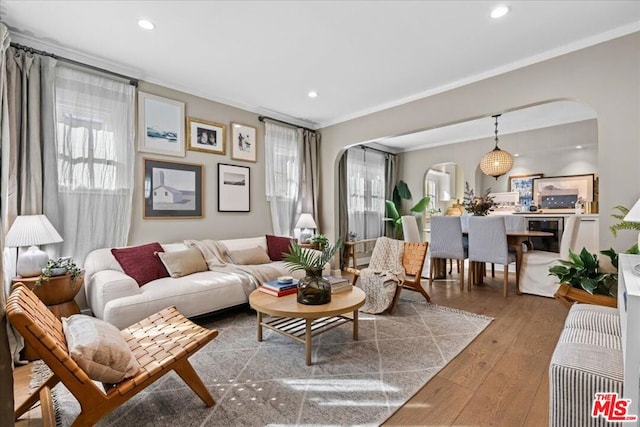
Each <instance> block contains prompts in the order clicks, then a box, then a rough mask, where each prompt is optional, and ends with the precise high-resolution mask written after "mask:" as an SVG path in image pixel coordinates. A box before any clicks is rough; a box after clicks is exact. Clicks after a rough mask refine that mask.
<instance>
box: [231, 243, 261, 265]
mask: <svg viewBox="0 0 640 427" xmlns="http://www.w3.org/2000/svg"><path fill="white" fill-rule="evenodd" d="M229 256H230V258H231V262H233V263H234V264H239V265H259V264H269V263H270V262H271V259H269V254H267V251H265V250H264V248H263V247H262V246H258V247H255V248H249V249H239V250H236V251H229Z"/></svg>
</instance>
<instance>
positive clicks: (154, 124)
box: [138, 92, 185, 157]
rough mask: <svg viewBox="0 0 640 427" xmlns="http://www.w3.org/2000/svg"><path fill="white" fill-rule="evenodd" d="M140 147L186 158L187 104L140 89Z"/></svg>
mask: <svg viewBox="0 0 640 427" xmlns="http://www.w3.org/2000/svg"><path fill="white" fill-rule="evenodd" d="M138 150H139V151H143V152H145V153H155V154H164V155H166V156H177V157H184V155H185V151H184V103H183V102H180V101H174V100H173V99H167V98H163V97H161V96H157V95H152V94H150V93H145V92H138Z"/></svg>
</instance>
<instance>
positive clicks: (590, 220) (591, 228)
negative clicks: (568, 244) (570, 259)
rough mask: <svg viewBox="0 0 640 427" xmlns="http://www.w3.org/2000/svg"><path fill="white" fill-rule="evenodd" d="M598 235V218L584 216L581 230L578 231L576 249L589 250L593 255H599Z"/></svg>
mask: <svg viewBox="0 0 640 427" xmlns="http://www.w3.org/2000/svg"><path fill="white" fill-rule="evenodd" d="M598 233H599V225H598V217H596V216H583V217H582V218H581V221H580V228H579V229H578V236H577V238H576V246H575V247H576V248H577V249H578V250H581V249H582V248H587V250H588V251H589V252H591V253H592V254H599V253H600V240H599V238H598Z"/></svg>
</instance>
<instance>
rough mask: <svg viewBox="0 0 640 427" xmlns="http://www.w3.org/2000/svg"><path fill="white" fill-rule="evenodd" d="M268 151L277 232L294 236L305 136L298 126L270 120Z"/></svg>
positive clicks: (268, 182)
mask: <svg viewBox="0 0 640 427" xmlns="http://www.w3.org/2000/svg"><path fill="white" fill-rule="evenodd" d="M264 150H265V186H266V195H267V201H268V202H269V206H270V208H271V221H272V223H273V233H274V234H276V235H281V236H293V231H294V230H293V229H294V226H295V223H296V220H297V212H296V210H297V206H298V198H299V193H300V191H299V188H300V187H299V186H300V179H301V178H302V161H301V151H302V135H301V134H300V131H299V130H298V129H294V128H292V127H288V126H280V125H277V124H275V123H270V122H266V123H265V143H264Z"/></svg>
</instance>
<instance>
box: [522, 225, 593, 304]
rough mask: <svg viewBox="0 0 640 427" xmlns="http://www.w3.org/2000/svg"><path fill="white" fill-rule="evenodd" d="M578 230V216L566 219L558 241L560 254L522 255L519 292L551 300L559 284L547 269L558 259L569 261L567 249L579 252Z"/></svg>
mask: <svg viewBox="0 0 640 427" xmlns="http://www.w3.org/2000/svg"><path fill="white" fill-rule="evenodd" d="M579 230H580V216H579V215H572V216H570V217H567V219H566V221H565V223H564V231H563V233H562V238H561V239H560V253H555V252H547V251H536V250H533V251H528V252H525V253H524V254H523V256H522V267H521V269H522V273H521V275H522V277H520V291H521V292H524V293H527V294H533V295H540V296H544V297H552V298H553V295H554V294H555V292H556V290H558V286H559V284H558V281H557V278H556V277H555V276H550V275H549V267H551V266H552V265H554V264H555V263H556V262H557V261H558V260H559V259H569V249H571V250H572V251H574V252H579V251H580V250H581V249H582V248H578V247H576V243H577V237H578V231H579Z"/></svg>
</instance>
